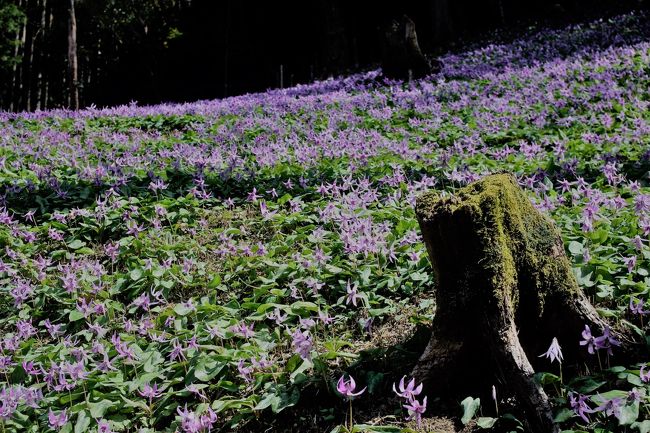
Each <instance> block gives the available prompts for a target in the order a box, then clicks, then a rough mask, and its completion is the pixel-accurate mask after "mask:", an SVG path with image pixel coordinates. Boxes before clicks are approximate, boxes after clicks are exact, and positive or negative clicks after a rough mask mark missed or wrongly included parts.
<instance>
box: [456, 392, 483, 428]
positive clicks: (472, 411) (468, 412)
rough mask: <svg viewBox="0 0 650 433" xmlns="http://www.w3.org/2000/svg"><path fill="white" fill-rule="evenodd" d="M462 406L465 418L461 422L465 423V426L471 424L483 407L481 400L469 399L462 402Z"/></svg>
mask: <svg viewBox="0 0 650 433" xmlns="http://www.w3.org/2000/svg"><path fill="white" fill-rule="evenodd" d="M460 404H461V406H462V407H463V417H462V418H461V419H460V421H461V422H462V423H463V425H467V423H468V422H470V420H471V419H472V418H474V415H476V411H477V410H478V408H479V407H480V406H481V399H480V398H472V397H467V398H466V399H465V400H463V401H461V402H460Z"/></svg>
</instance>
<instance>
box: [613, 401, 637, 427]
mask: <svg viewBox="0 0 650 433" xmlns="http://www.w3.org/2000/svg"><path fill="white" fill-rule="evenodd" d="M638 417H639V402H638V401H635V402H634V403H632V404H626V405H625V406H623V407H622V408H621V410H620V412H619V414H618V415H617V416H616V418H618V424H619V425H630V424H632V423H633V422H635V421H636V420H637V418H638Z"/></svg>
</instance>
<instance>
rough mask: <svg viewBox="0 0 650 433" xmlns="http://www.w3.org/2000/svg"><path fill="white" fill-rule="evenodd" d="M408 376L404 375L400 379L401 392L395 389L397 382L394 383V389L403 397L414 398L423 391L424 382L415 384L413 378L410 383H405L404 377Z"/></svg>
mask: <svg viewBox="0 0 650 433" xmlns="http://www.w3.org/2000/svg"><path fill="white" fill-rule="evenodd" d="M405 378H406V376H403V377H402V379H401V380H400V381H399V392H398V391H397V390H396V389H395V384H393V391H394V392H395V394H397V395H399V396H400V397H402V398H405V399H407V400H409V401H410V400H414V399H415V396H416V395H419V394H420V393H421V392H422V384H419V385H418V386H417V387H416V386H415V378H413V379H411V380H410V381H409V383H408V385H406V386H405V385H404V379H405Z"/></svg>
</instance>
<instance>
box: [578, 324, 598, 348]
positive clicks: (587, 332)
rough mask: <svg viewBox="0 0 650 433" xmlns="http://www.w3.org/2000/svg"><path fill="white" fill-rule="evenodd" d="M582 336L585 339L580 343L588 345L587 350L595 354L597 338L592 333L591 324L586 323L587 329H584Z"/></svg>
mask: <svg viewBox="0 0 650 433" xmlns="http://www.w3.org/2000/svg"><path fill="white" fill-rule="evenodd" d="M582 338H583V340H581V341H580V345H581V346H587V352H589V353H590V354H591V355H593V354H594V353H595V351H594V347H595V346H596V339H595V338H594V336H593V335H591V329H589V325H585V329H584V331H582Z"/></svg>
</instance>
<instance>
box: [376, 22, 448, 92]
mask: <svg viewBox="0 0 650 433" xmlns="http://www.w3.org/2000/svg"><path fill="white" fill-rule="evenodd" d="M434 66H435V67H436V68H437V70H439V69H440V65H439V63H437V62H436V63H435V65H434ZM437 70H434V68H433V66H432V65H431V63H430V62H429V60H427V58H426V57H424V54H422V51H421V50H420V45H419V44H418V37H417V34H416V33H415V23H414V22H413V20H411V19H410V18H409V17H407V16H406V15H404V16H403V17H402V19H401V20H400V21H396V20H395V21H393V22H392V24H391V26H390V28H389V29H388V31H387V32H386V41H385V45H384V51H383V59H382V72H383V74H384V75H385V76H386V77H389V78H398V79H402V80H408V79H411V78H422V77H424V76H426V75H428V74H431V73H432V72H437Z"/></svg>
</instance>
